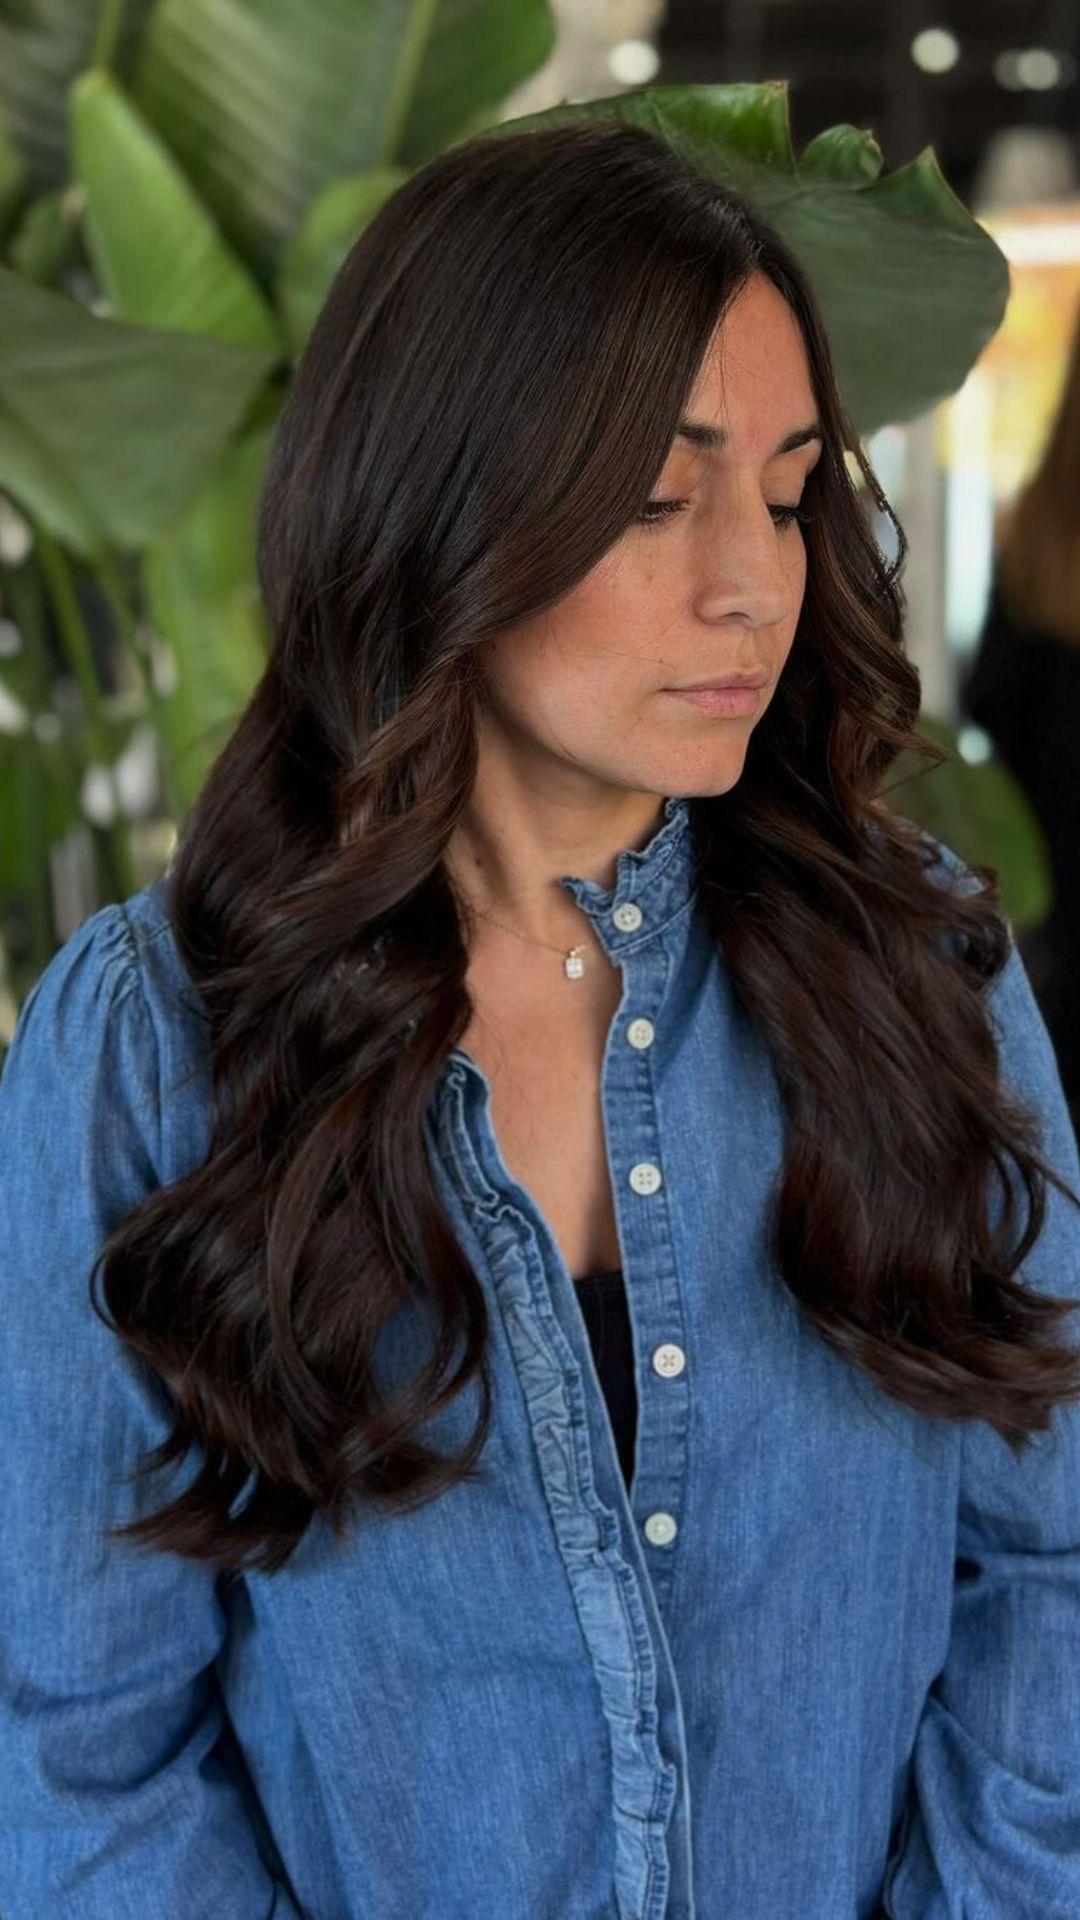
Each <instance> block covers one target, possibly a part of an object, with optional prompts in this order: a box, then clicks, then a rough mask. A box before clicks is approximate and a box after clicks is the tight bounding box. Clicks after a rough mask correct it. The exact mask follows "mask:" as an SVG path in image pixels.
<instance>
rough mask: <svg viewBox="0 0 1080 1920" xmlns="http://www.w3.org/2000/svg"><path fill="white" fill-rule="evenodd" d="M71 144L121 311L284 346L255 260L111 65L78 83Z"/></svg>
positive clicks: (155, 323) (94, 243) (91, 240)
mask: <svg viewBox="0 0 1080 1920" xmlns="http://www.w3.org/2000/svg"><path fill="white" fill-rule="evenodd" d="M71 145H72V162H73V165H74V168H75V173H76V177H77V179H78V180H79V183H80V185H81V186H82V188H83V190H84V192H85V195H86V240H87V249H88V252H89V255H90V259H91V261H92V263H93V266H94V269H95V272H96V274H97V277H98V280H99V281H100V283H101V286H102V289H103V290H104V292H105V294H106V296H107V297H108V300H109V302H110V304H111V306H112V309H113V311H114V313H115V314H116V315H117V317H118V318H119V319H123V320H134V321H137V322H138V323H139V324H140V325H141V326H145V327H167V328H170V329H172V330H173V331H175V332H177V333H197V334H202V335H204V336H205V337H207V338H209V339H213V340H229V341H232V342H234V343H235V344H236V345H239V346H245V347H268V348H278V349H281V347H282V344H283V343H282V338H281V330H280V328H279V326H278V323H277V320H276V318H275V316H274V314H273V313H272V311H271V309H270V308H269V306H268V305H267V303H266V301H265V300H264V299H263V296H262V294H261V292H260V291H259V288H258V287H257V286H256V284H255V281H254V280H253V279H252V277H251V275H250V274H249V272H248V270H247V268H246V266H244V265H243V263H242V262H241V261H240V260H238V259H237V258H236V255H235V254H234V253H233V252H232V250H231V248H230V247H229V246H228V245H227V244H226V242H225V241H224V240H223V239H222V237H221V234H220V233H219V232H218V229H217V227H216V225H215V223H214V221H213V219H212V218H211V216H210V214H209V213H208V212H207V211H206V208H205V207H204V206H203V205H202V204H201V202H200V200H199V198H198V195H197V194H196V193H195V192H194V190H193V188H192V187H190V186H189V185H188V182H187V181H186V179H185V178H184V175H183V173H182V172H181V170H180V168H179V167H178V165H177V163H176V161H175V160H174V159H173V157H172V155H171V153H170V152H169V150H168V148H167V147H166V146H165V144H164V142H163V141H162V140H161V139H160V137H159V136H158V134H156V133H155V132H154V131H153V129H152V128H151V127H148V126H147V125H146V123H145V121H144V120H143V119H142V116H141V115H140V113H139V111H138V109H137V108H136V107H135V106H134V105H133V104H132V102H131V101H130V100H129V99H127V97H126V96H125V94H124V92H123V90H122V89H121V88H120V87H119V86H118V85H117V83H116V81H115V80H114V79H113V78H112V75H111V74H108V73H104V72H102V71H100V70H98V69H91V71H90V72H88V73H83V74H80V75H79V77H78V79H77V80H76V81H75V83H74V85H73V86H72V89H71Z"/></svg>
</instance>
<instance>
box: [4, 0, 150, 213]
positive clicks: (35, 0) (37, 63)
mask: <svg viewBox="0 0 1080 1920" xmlns="http://www.w3.org/2000/svg"><path fill="white" fill-rule="evenodd" d="M155 4H156V0H124V5H123V7H122V10H121V14H120V19H119V23H118V24H119V31H118V33H117V38H116V44H115V47H114V48H113V49H112V65H113V67H114V68H115V70H116V72H117V73H120V74H123V73H124V72H126V70H127V68H128V66H129V65H130V62H131V59H132V56H133V54H134V51H135V48H136V46H137V45H138V43H139V40H140V37H141V35H142V32H143V28H144V26H145V22H146V18H147V15H148V14H149V13H150V10H151V8H152V7H153V6H154V5H155ZM102 6H103V0H0V124H2V125H3V126H4V128H5V129H6V131H7V134H8V136H9V138H10V139H11V141H12V142H13V144H14V145H15V146H16V147H17V149H18V151H19V153H20V154H21V156H22V159H23V162H24V164H25V167H26V171H27V176H28V180H29V185H30V188H31V191H32V192H33V193H34V195H35V196H36V195H38V194H40V193H43V192H46V191H48V190H49V189H50V188H54V187H58V186H62V185H63V184H64V182H65V181H66V180H67V178H68V176H69V172H70V166H69V151H68V116H67V96H68V88H69V86H70V85H71V82H72V81H73V80H74V78H75V75H76V74H77V73H81V72H82V71H83V70H84V68H86V67H87V66H89V64H90V61H91V56H92V53H93V49H94V43H95V38H96V36H97V34H98V32H99V30H100V27H101V17H102Z"/></svg>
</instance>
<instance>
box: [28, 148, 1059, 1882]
mask: <svg viewBox="0 0 1080 1920" xmlns="http://www.w3.org/2000/svg"><path fill="white" fill-rule="evenodd" d="M845 447H850V448H851V449H852V451H853V452H855V453H856V457H857V458H858V459H859V464H860V466H861V468H862V471H863V473H864V475H865V477H866V480H867V483H868V484H869V485H870V486H871V488H872V489H873V490H874V494H875V498H877V499H878V500H879V503H880V504H882V505H884V503H883V502H881V499H880V494H879V493H878V492H877V489H876V486H875V483H874V480H873V476H872V474H871V473H870V470H869V468H868V467H867V466H866V464H865V462H864V461H863V458H862V456H861V454H860V453H859V452H858V449H857V444H856V439H855V436H854V434H853V433H852V430H851V428H850V425H849V423H848V421H847V419H846V416H845V414H844V411H843V408H842V406H841V403H840V400H839V397H838V394H837V389H836V385H835V380H834V376H833V373H832V370H831V366H830V360H829V354H828V349H827V345H826V342H825V338H824V335H823V333H822V327H821V321H820V318H819V315H818V310H817V308H816V306H815V304H814V301H813V298H812V296H811V294H810V291H809V288H808V285H807V282H806V278H805V276H804V274H803V273H802V272H801V271H800V270H799V268H798V266H797V265H796V263H795V261H794V260H793V258H792V257H791V255H790V253H789V252H788V251H787V249H786V248H785V247H784V246H783V245H782V244H781V243H780V241H779V240H778V238H777V237H776V235H775V234H774V233H773V232H772V231H771V230H770V229H769V227H768V226H766V225H765V224H764V223H763V222H762V221H761V220H760V219H759V218H758V217H757V216H756V215H755V214H754V213H752V212H751V211H750V209H749V208H747V207H746V206H744V205H743V204H742V203H741V202H740V201H738V200H737V199H735V198H734V197H733V196H732V195H730V194H728V193H727V192H725V191H724V190H723V189H722V188H720V187H719V186H718V185H717V184H716V182H715V181H712V180H710V179H708V178H706V177H705V176H704V175H703V174H702V173H701V172H700V171H698V170H697V169H696V168H695V167H693V166H692V165H691V164H690V163H689V162H688V161H686V160H685V159H682V158H680V157H678V156H676V155H675V154H674V153H673V152H671V151H670V150H669V149H668V148H667V147H666V145H664V144H663V143H662V142H661V141H660V140H658V139H657V138H656V137H655V136H653V135H652V134H650V133H648V132H646V131H643V130H639V129H634V128H631V127H628V126H623V125H618V124H616V123H614V122H612V123H604V122H597V123H589V122H587V121H586V120H584V119H583V118H582V119H579V120H577V121H575V120H574V119H573V117H571V118H570V119H568V120H567V121H566V122H565V123H563V124H560V125H558V126H545V127H542V128H540V129H537V128H532V129H525V128H523V129H519V130H518V131H517V132H516V133H508V132H506V131H505V130H502V131H500V132H499V133H498V134H497V135H487V136H484V137H478V138H474V139H473V140H471V141H469V142H466V143H463V144H461V145H459V146H458V147H456V148H454V149H453V150H451V151H450V152H448V153H447V154H444V155H442V156H441V157H440V158H438V159H437V160H435V161H433V162H431V163H430V164H429V165H427V166H425V167H423V168H422V169H421V170H420V171H419V172H418V173H416V174H415V175H414V176H413V177H412V178H411V179H410V180H409V181H408V182H407V183H406V184H405V185H403V187H402V188H401V189H400V191H399V192H398V193H397V194H396V195H395V196H394V197H393V198H392V199H391V200H390V201H388V202H387V203H386V204H385V205H384V206H383V208H382V209H381V211H380V213H379V215H378V216H377V218H376V219H375V220H374V221H373V222H372V224H371V225H370V226H369V227H368V228H367V229H366V230H365V232H364V233H363V234H362V235H361V236H360V238H359V239H358V241H357V243H356V245H355V246H354V248H353V250H352V252H351V254H350V256H349V258H348V259H347V261H346V262H345V264H344V266H343V267H342V269H341V272H340V274H339V276H338V278H337V280H336V282H335V285H334V287H333V288H332V290H331V293H330V295H329V297H328V300H327V303H326V306H325V309H324V311H323V312H322V314H321V316H320V318H319V321H318V324H317V326H316V328H315V330H314V333H313V335H312V338H311V340H310V343H309V345H308V348H307V351H306V353H305V355H304V358H303V362H302V364H301V365H300V367H299V369H298V371H297V376H296V380H295V384H294V386H293V387H292V389H291V391H290V395H289V399H288V402H287V404H286V407H285V410H284V414H283V416H282V418H281V421H280V424H279V427H278V430H277V434H276V438H275V442H274V447H273V452H272V457H271V460H270V465H269V470H268V473H267V477H266V482H265V488H264V494H263V499H262V504H261V517H260V525H259V540H258V559H259V568H260V578H261V584H262V588H263V592H264V595H265V601H266V606H267V610H268V617H269V620H270V623H271V627H272V635H273V647H272V653H271V657H270V659H269V662H268V665H267V669H266V672H265V674H264V676H263V678H262V681H261V682H260V684H259V686H258V688H257V689H256V691H255V693H254V695H253V697H252V699H251V701H250V703H249V705H248V706H247V708H246V710H245V712H244V713H243V715H242V716H241V719H240V721H239V724H238V725H237V727H236V729H235V731H234V733H233V735H232V737H231V739H230V740H229V742H228V743H227V745H226V746H225V748H224V751H223V752H222V753H221V755H220V757H219V759H218V760H217V761H216V763H215V765H214V767H213V769H212V771H211V773H210V776H209V778H208V780H207V782H206V785H205V787H204V789H203V791H202V793H201V794H200V797H199V800H198V804H197V805H196V807H195V808H194V810H193V812H192V814H191V816H190V817H189V819H188V821H187V822H186V824H185V830H184V833H183V835H182V838H181V842H180V845H179V848H178V850H177V853H176V856H175V858H174V861H173V863H172V865H171V867H170V870H169V872H168V873H167V874H166V875H164V876H163V877H162V878H161V879H160V880H159V881H158V882H156V883H155V884H154V885H153V886H151V887H149V888H147V889H145V890H143V891H142V892H140V893H137V894H135V895H133V896H132V897H131V898H130V899H128V900H127V901H125V902H124V903H122V904H121V905H111V906H106V907H103V908H102V909H101V910H100V911H99V912H97V913H95V914H93V915H92V916H91V917H90V918H89V919H88V920H87V921H86V922H85V923H84V925H83V927H82V928H81V929H80V930H79V931H77V932H76V933H75V934H74V935H73V936H72V937H71V939H69V940H68V941H67V943H66V945H65V946H64V947H63V948H62V949H61V950H60V952H59V953H58V954H57V955H56V956H55V957H54V959H53V960H52V961H51V963H50V964H49V966H48V967H47V968H46V969H45V971H44V974H43V975H42V976H41V978H40V979H39V981H38V982H37V984H36V986H35V988H34V990H33V991H32V993H31V994H30V995H29V997H28V999H27V1001H26V1003H25V1004H24V1007H23V1009H22V1012H21V1015H20V1020H19V1026H18V1029H17V1031H16V1034H15V1037H14V1041H13V1045H12V1048H11V1050H10V1054H9V1058H8V1061H7V1066H6V1070H5V1074H4V1079H3V1083H2V1100H0V1121H2V1124H3V1132H4V1142H5V1151H4V1163H3V1164H4V1174H3V1186H2V1193H3V1209H2V1219H0V1226H2V1229H3V1232H2V1242H0V1243H2V1244H3V1246H4V1249H5V1261H6V1265H5V1267H4V1279H5V1288H4V1300H3V1303H2V1304H3V1312H4V1326H5V1329H6V1338H5V1359H4V1375H3V1379H2V1381H0V1387H2V1390H3V1404H4V1407H5V1410H6V1415H7V1427H8V1447H9V1471H8V1491H7V1505H8V1515H7V1522H8V1523H7V1527H6V1530H5V1533H4V1546H3V1564H2V1566H0V1574H2V1578H3V1588H2V1590H3V1591H4V1593H5V1596H6V1611H5V1613H4V1616H3V1620H4V1624H3V1646H2V1655H3V1657H2V1661H0V1679H2V1688H3V1696H2V1698H3V1714H4V1718H3V1723H2V1741H0V1753H2V1778H0V1790H2V1797H3V1799H4V1803H5V1805H6V1807H7V1809H8V1813H7V1826H6V1829H5V1832H4V1836H3V1838H2V1839H0V1911H3V1912H4V1913H5V1916H7V1920H31V1916H32V1917H33V1920H38V1916H44V1915H46V1914H47V1915H48V1916H49V1920H74V1916H75V1915H76V1914H77V1915H78V1916H79V1920H97V1916H99V1915H100V1916H101V1917H102V1920H105V1916H106V1915H107V1916H108V1917H109V1920H116V1916H118V1915H119V1914H121V1913H127V1912H131V1913H135V1912H138V1913H139V1914H140V1915H141V1914H143V1913H146V1914H153V1916H154V1920H172V1916H174V1915H175V1916H181V1915H182V1916H183V1920H203V1917H204V1916H205V1920H211V1916H212V1917H213V1920H222V1916H228V1917H229V1920H247V1917H248V1916H251V1920H255V1916H258V1920H265V1916H266V1915H268V1914H272V1915H274V1916H275V1920H281V1916H284V1915H289V1916H292V1915H296V1914H303V1915H305V1916H307V1920H354V1917H355V1920H374V1917H376V1916H377V1920H420V1916H425V1917H426V1920H436V1917H437V1920H478V1917H479V1916H483V1917H484V1920H488V1917H489V1916H492V1917H494V1916H498V1920H630V1917H631V1916H633V1917H634V1920H719V1916H721V1915H724V1916H728V1915H737V1916H738V1920H842V1916H852V1920H854V1917H855V1916H859V1917H862V1916H868V1915H874V1914H877V1915H880V1914H883V1913H887V1914H890V1915H893V1916H898V1917H899V1920H929V1916H930V1915H931V1914H934V1915H937V1914H941V1915H944V1914H945V1913H946V1912H949V1913H959V1912H961V1911H963V1912H966V1913H979V1914H980V1915H986V1916H989V1915H991V1914H993V1915H995V1916H1002V1920H1004V1916H1006V1915H1007V1916H1008V1920H1020V1917H1021V1916H1022V1915H1030V1916H1032V1920H1034V1916H1035V1915H1036V1914H1038V1916H1039V1920H1051V1917H1052V1916H1055V1915H1056V1916H1059V1917H1061V1920H1063V1917H1064V1915H1065V1914H1066V1913H1070V1914H1073V1915H1075V1913H1076V1912H1077V1911H1080V1426H1078V1415H1077V1412H1076V1406H1075V1403H1076V1400H1077V1397H1078V1395H1080V1381H1078V1366H1077V1360H1078V1356H1077V1351H1076V1348H1075V1346H1074V1345H1073V1344H1071V1342H1070V1341H1069V1340H1068V1337H1067V1336H1068V1334H1069V1331H1070V1325H1071V1318H1070V1317H1071V1315H1072V1312H1073V1309H1074V1307H1075V1305H1076V1302H1077V1298H1078V1296H1080V1220H1078V1196H1077V1194H1076V1193H1075V1191H1074V1189H1075V1188H1076V1187H1077V1186H1078V1185H1080V1168H1078V1166H1077V1162H1076V1153H1075V1142H1074V1140H1073V1137H1072V1134H1071V1132H1070V1130H1069V1128H1068V1123H1067V1117H1066V1114H1065V1110H1064V1105H1063V1100H1062V1094H1061V1086H1060V1082H1059V1080H1058V1078H1057V1076H1056V1070H1055V1066H1054V1062H1053V1056H1052V1052H1051V1049H1050V1046H1049V1042H1048V1039H1047V1035H1046V1031H1045V1028H1044V1027H1043V1025H1042V1023H1041V1020H1040V1017H1039V1014H1038V1011H1037V1009H1036V1006H1035V1003H1034V1001H1033V998H1032V994H1031V989H1030V986H1029V983H1028V981H1027V977H1026V975H1025V973H1024V970H1023V967H1022V964H1021V962H1020V960H1019V958H1018V956H1017V954H1016V951H1015V949H1014V948H1013V947H1012V945H1011V943H1010V940H1009V932H1008V927H1007V924H1006V923H1005V921H1004V920H1003V918H1002V915H1001V912H1000V905H999V895H998V892H997V887H996V876H995V875H994V873H993V872H992V871H991V870H986V871H984V872H982V873H981V874H979V875H976V874H974V873H972V872H970V871H967V870H965V869H963V868H962V866H961V863H960V861H959V860H958V859H957V857H956V856H955V855H954V854H953V853H952V852H951V851H950V850H949V849H948V848H944V847H940V846H937V845H935V844H934V843H931V842H930V841H928V840H926V839H925V838H923V837H922V836H920V835H919V833H918V831H917V830H916V828H915V827H914V826H912V825H911V823H909V822H907V821H905V820H903V819H900V818H896V817H894V816H893V815H891V814H890V813H889V812H888V810H887V809H886V808H885V806H884V805H883V804H882V803H881V801H880V800H879V799H878V798H877V794H878V789H879V786H880V783H881V779H882V776H883V775H884V774H885V772H886V771H887V769H888V767H889V765H890V764H891V762H892V760H893V758H894V756H895V755H896V753H897V752H898V751H899V750H900V749H901V748H903V747H905V746H909V745H911V744H912V741H913V734H912V726H913V723H914V721H915V719H916V717H917V713H918V684H917V678H916V675H915V673H914V671H913V669H912V667H911V666H910V664H909V663H908V661H907V660H906V658H905V656H904V652H903V647H902V638H901V619H900V598H899V590H898V588H897V585H896V583H895V579H894V578H893V576H892V575H891V574H890V573H889V572H888V571H887V569H886V568H885V566H884V564H883V561H882V557H881V555H880V553H879V552H878V550H877V548H876V546H875V544H874V542H873V540H872V537H871V535H870V532H869V530H868V523H867V520H866V518H865V516H864V513H863V511H862V507H861V505H860V501H859V497H858V495H857V493H856V492H855V490H854V488H853V487H852V485H851V482H850V480H849V477H848V475H847V471H846V468H845V464H844V449H845ZM717 678H719V679H720V680H723V681H728V682H730V681H731V680H732V679H734V680H736V681H738V682H740V683H742V690H741V691H735V692H733V691H731V689H730V687H729V689H728V691H726V692H725V693H717V692H715V691H714V692H713V693H712V694H711V695H709V696H705V695H702V694H695V693H694V692H693V689H694V688H696V687H699V686H700V685H701V683H703V682H709V681H715V680H716V679H717ZM991 1175H993V1176H994V1177H993V1178H991V1177H990V1176H991ZM88 1280H89V1281H90V1283H91V1284H90V1285H89V1286H88ZM95 1283H96V1284H95ZM613 1283H614V1284H613ZM92 1309H93V1310H92ZM601 1316H602V1317H603V1318H604V1320H605V1322H606V1326H605V1328H604V1329H603V1333H602V1334H601V1329H600V1327H599V1320H600V1318H601ZM594 1339H595V1341H596V1348H595V1352H594V1348H593V1344H592V1342H593V1340H594ZM604 1342H606V1343H607V1344H603V1343H604ZM598 1356H600V1357H599V1358H598ZM1043 1435H1046V1438H1045V1439H1044V1440H1043V1441H1042V1444H1040V1439H1041V1436H1043ZM152 1450H153V1451H152ZM155 1462H156V1469H155V1471H154V1472H147V1471H146V1468H147V1467H148V1466H154V1464H155Z"/></svg>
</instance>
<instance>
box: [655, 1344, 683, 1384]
mask: <svg viewBox="0 0 1080 1920" xmlns="http://www.w3.org/2000/svg"><path fill="white" fill-rule="evenodd" d="M652 1363H653V1371H654V1372H655V1373H662V1374H663V1376H664V1378H665V1380H672V1379H674V1377H675V1375H676V1374H677V1373H681V1372H682V1370H683V1368H684V1367H685V1365H686V1355H685V1353H684V1352H683V1350H682V1348H681V1347H677V1346H676V1345H675V1343H674V1341H673V1340H669V1341H667V1342H666V1344H665V1345H664V1346H662V1347H657V1349H656V1351H655V1353H654V1354H653V1357H652Z"/></svg>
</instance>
